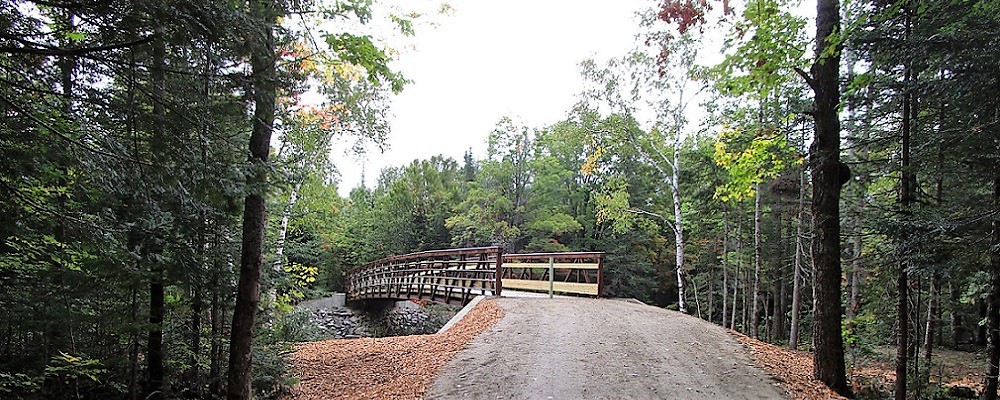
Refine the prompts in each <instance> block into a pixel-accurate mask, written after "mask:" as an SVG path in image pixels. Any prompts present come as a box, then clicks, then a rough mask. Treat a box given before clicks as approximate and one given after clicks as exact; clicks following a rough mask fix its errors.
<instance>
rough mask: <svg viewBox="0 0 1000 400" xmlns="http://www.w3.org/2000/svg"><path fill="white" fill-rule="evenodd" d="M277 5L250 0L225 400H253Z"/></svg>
mask: <svg viewBox="0 0 1000 400" xmlns="http://www.w3.org/2000/svg"><path fill="white" fill-rule="evenodd" d="M276 8H277V6H276V4H274V3H273V2H271V1H267V0H258V1H251V12H252V13H253V14H254V19H255V20H256V21H257V22H258V23H259V24H260V25H261V26H260V32H259V33H260V36H259V37H256V38H253V40H251V43H250V49H251V57H250V64H251V68H252V71H253V81H252V85H253V100H254V115H253V131H252V132H251V135H250V164H251V166H252V168H253V171H254V172H253V173H252V174H251V176H250V178H249V179H250V181H251V184H250V185H249V186H250V192H249V194H247V196H246V199H245V200H244V205H243V243H242V251H241V253H240V275H239V282H238V284H237V287H236V308H235V309H234V310H233V326H232V333H231V336H230V342H229V379H228V381H229V384H228V389H227V390H228V394H227V396H226V397H227V398H228V399H229V400H249V399H250V398H251V388H250V384H251V382H250V377H251V368H252V365H253V353H252V351H251V344H252V341H253V330H254V329H253V328H254V317H255V314H256V313H257V304H258V303H259V302H260V267H261V264H263V263H264V254H263V247H264V229H265V228H266V225H267V210H266V208H265V200H264V197H265V195H266V194H267V190H266V185H267V167H266V164H267V158H268V152H269V150H270V143H271V132H272V128H273V124H274V101H275V95H276V93H275V79H276V74H275V52H274V37H273V36H274V25H275V22H276V15H275V14H276V11H277V10H276Z"/></svg>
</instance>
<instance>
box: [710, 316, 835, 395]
mask: <svg viewBox="0 0 1000 400" xmlns="http://www.w3.org/2000/svg"><path fill="white" fill-rule="evenodd" d="M729 334H730V335H733V337H735V338H736V339H737V340H739V341H740V342H742V343H743V345H744V346H746V347H747V348H749V349H750V353H751V354H752V355H753V357H754V359H756V360H757V363H758V364H760V366H761V367H763V368H764V370H765V371H767V372H768V373H769V374H771V376H774V377H775V378H777V379H778V381H780V382H781V386H782V387H784V388H785V391H787V392H788V394H789V395H790V396H791V397H792V398H793V399H795V400H809V399H845V397H843V396H841V395H839V394H837V393H836V392H834V391H833V390H830V388H828V387H826V385H824V384H823V383H822V382H820V381H819V380H817V379H815V378H813V359H812V354H811V353H808V352H805V351H794V350H789V349H786V348H784V347H779V346H775V345H773V344H770V343H765V342H762V341H760V340H757V339H753V338H750V337H749V336H746V335H744V334H741V333H739V332H736V331H733V330H729Z"/></svg>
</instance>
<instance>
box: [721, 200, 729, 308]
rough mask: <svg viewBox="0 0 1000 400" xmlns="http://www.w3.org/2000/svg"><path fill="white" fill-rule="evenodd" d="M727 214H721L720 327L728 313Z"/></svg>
mask: <svg viewBox="0 0 1000 400" xmlns="http://www.w3.org/2000/svg"><path fill="white" fill-rule="evenodd" d="M728 307H729V213H727V212H725V211H723V212H722V326H723V327H726V326H727V325H726V321H727V317H728V315H726V314H727V312H728V311H729V308H728Z"/></svg>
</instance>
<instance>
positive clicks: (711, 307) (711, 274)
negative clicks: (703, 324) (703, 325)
mask: <svg viewBox="0 0 1000 400" xmlns="http://www.w3.org/2000/svg"><path fill="white" fill-rule="evenodd" d="M706 319H707V320H708V321H709V322H715V269H710V270H708V318H706Z"/></svg>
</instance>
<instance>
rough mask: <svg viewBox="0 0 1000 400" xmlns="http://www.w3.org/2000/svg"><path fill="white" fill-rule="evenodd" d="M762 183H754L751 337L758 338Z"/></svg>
mask: <svg viewBox="0 0 1000 400" xmlns="http://www.w3.org/2000/svg"><path fill="white" fill-rule="evenodd" d="M760 197H761V194H760V183H757V184H755V185H754V196H753V296H752V300H751V301H752V302H753V303H751V306H750V337H752V338H754V339H756V338H757V330H758V329H759V328H760V318H759V317H758V316H757V314H758V313H759V312H760V311H759V309H758V307H759V305H760V304H759V303H760V268H761V240H760V235H761V233H760V227H761V204H760V203H761V201H760Z"/></svg>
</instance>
